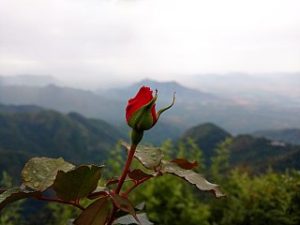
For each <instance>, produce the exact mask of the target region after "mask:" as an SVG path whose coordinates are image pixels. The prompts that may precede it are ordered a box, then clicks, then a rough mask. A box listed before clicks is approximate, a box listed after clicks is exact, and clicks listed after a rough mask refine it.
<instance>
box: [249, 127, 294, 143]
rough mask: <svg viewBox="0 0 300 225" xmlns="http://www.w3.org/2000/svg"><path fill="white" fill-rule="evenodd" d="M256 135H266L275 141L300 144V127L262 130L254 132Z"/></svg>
mask: <svg viewBox="0 0 300 225" xmlns="http://www.w3.org/2000/svg"><path fill="white" fill-rule="evenodd" d="M253 135H254V136H256V137H265V138H268V139H271V140H275V141H282V142H285V143H290V144H297V145H300V129H297V128H293V129H281V130H262V131H256V132H254V133H253Z"/></svg>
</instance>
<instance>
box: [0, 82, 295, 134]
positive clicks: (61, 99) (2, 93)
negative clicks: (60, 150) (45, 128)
mask: <svg viewBox="0 0 300 225" xmlns="http://www.w3.org/2000/svg"><path fill="white" fill-rule="evenodd" d="M142 85H149V86H151V88H152V89H155V88H156V89H158V91H159V96H158V101H157V109H160V108H162V107H164V106H166V105H168V104H170V103H171V101H172V95H173V92H174V91H176V104H175V105H174V107H173V108H172V109H170V110H169V111H168V113H167V115H162V117H161V122H163V123H164V124H165V125H166V129H165V130H163V127H162V130H161V133H164V134H167V133H168V132H169V131H172V130H177V129H178V131H179V132H183V131H184V130H185V129H187V128H189V127H191V126H195V125H196V124H200V123H205V122H207V121H211V122H213V123H215V124H218V125H220V126H221V127H224V128H225V129H226V130H228V131H230V132H231V133H233V134H237V133H252V132H254V131H256V130H268V129H283V128H289V127H296V128H297V127H299V128H300V120H299V114H300V107H293V106H289V107H286V106H285V105H284V104H283V105H280V104H273V103H271V101H270V102H269V103H267V102H265V103H262V102H259V101H258V102H257V103H256V102H249V101H248V100H245V99H243V98H242V97H240V96H239V95H238V94H237V95H236V96H237V98H228V97H224V96H226V94H223V95H222V94H219V95H212V94H211V93H209V92H203V91H198V90H195V89H190V88H187V87H185V86H182V85H181V84H178V83H176V82H156V81H151V80H143V81H141V82H138V83H135V84H133V85H132V86H126V87H123V88H118V89H110V90H105V91H104V90H102V91H98V92H97V93H95V92H92V91H86V90H80V89H75V88H68V87H60V86H54V85H48V86H45V87H30V86H7V85H4V86H1V87H0V102H2V103H4V104H16V105H18V104H33V105H39V106H42V107H44V108H49V109H54V110H58V111H60V112H64V113H68V112H70V111H75V112H78V113H80V114H82V115H84V116H87V117H91V118H99V119H104V120H105V121H108V122H110V123H113V124H114V125H117V126H120V127H122V126H125V119H124V114H125V113H124V111H125V107H126V104H127V101H128V99H129V98H132V97H134V96H135V94H136V92H137V91H138V90H139V88H140V87H141V86H142ZM220 96H221V97H220ZM171 127H173V128H175V129H172V128H171ZM166 136H167V135H166ZM170 136H172V137H174V135H170ZM172 137H171V138H172Z"/></svg>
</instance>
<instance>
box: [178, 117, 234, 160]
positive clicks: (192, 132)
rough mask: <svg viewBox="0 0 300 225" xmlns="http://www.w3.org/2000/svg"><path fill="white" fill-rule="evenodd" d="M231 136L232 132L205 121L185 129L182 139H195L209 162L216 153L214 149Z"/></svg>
mask: <svg viewBox="0 0 300 225" xmlns="http://www.w3.org/2000/svg"><path fill="white" fill-rule="evenodd" d="M229 137H231V134H230V133H229V132H227V131H226V130H224V129H222V128H221V127H218V126H216V125H215V124H212V123H205V124H200V125H198V126H195V127H192V128H190V129H188V130H187V131H185V132H184V134H183V135H182V136H181V137H180V140H182V141H186V140H187V139H188V138H191V139H193V140H194V141H195V143H196V144H197V145H198V146H199V147H200V149H201V150H202V151H203V154H204V157H205V159H206V161H207V163H208V162H209V161H210V160H209V159H210V158H211V157H212V155H213V153H214V149H215V148H216V147H217V146H218V145H219V144H221V143H222V142H223V141H225V140H226V138H229Z"/></svg>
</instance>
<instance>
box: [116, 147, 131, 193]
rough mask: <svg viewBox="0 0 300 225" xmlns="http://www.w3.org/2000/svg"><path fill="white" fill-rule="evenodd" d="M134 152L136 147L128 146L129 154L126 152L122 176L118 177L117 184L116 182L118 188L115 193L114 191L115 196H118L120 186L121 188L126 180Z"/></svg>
mask: <svg viewBox="0 0 300 225" xmlns="http://www.w3.org/2000/svg"><path fill="white" fill-rule="evenodd" d="M135 150H136V145H133V144H132V145H131V146H130V150H129V152H128V156H127V161H126V164H125V167H124V169H123V172H122V175H121V177H120V180H119V182H118V186H117V188H116V191H115V193H116V194H119V193H120V191H121V188H122V186H123V183H124V181H125V179H126V176H127V174H128V171H129V168H130V165H131V163H132V160H133V156H134V153H135Z"/></svg>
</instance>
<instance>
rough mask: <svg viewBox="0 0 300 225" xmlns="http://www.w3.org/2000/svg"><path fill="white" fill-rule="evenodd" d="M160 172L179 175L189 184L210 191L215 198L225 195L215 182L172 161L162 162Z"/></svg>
mask: <svg viewBox="0 0 300 225" xmlns="http://www.w3.org/2000/svg"><path fill="white" fill-rule="evenodd" d="M161 172H162V173H170V174H174V175H176V176H179V177H181V178H183V179H185V180H186V181H188V182H189V183H191V184H194V185H195V186H196V187H197V188H198V189H199V190H201V191H212V192H213V193H214V194H215V196H216V197H217V198H219V197H223V196H225V195H224V194H223V193H222V192H221V191H220V190H219V186H218V185H216V184H212V183H209V182H208V181H207V180H206V179H205V178H204V177H202V175H200V174H198V173H196V172H194V171H192V170H185V169H182V168H181V167H179V166H178V165H177V164H175V163H172V162H166V161H163V162H162V169H161Z"/></svg>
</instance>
